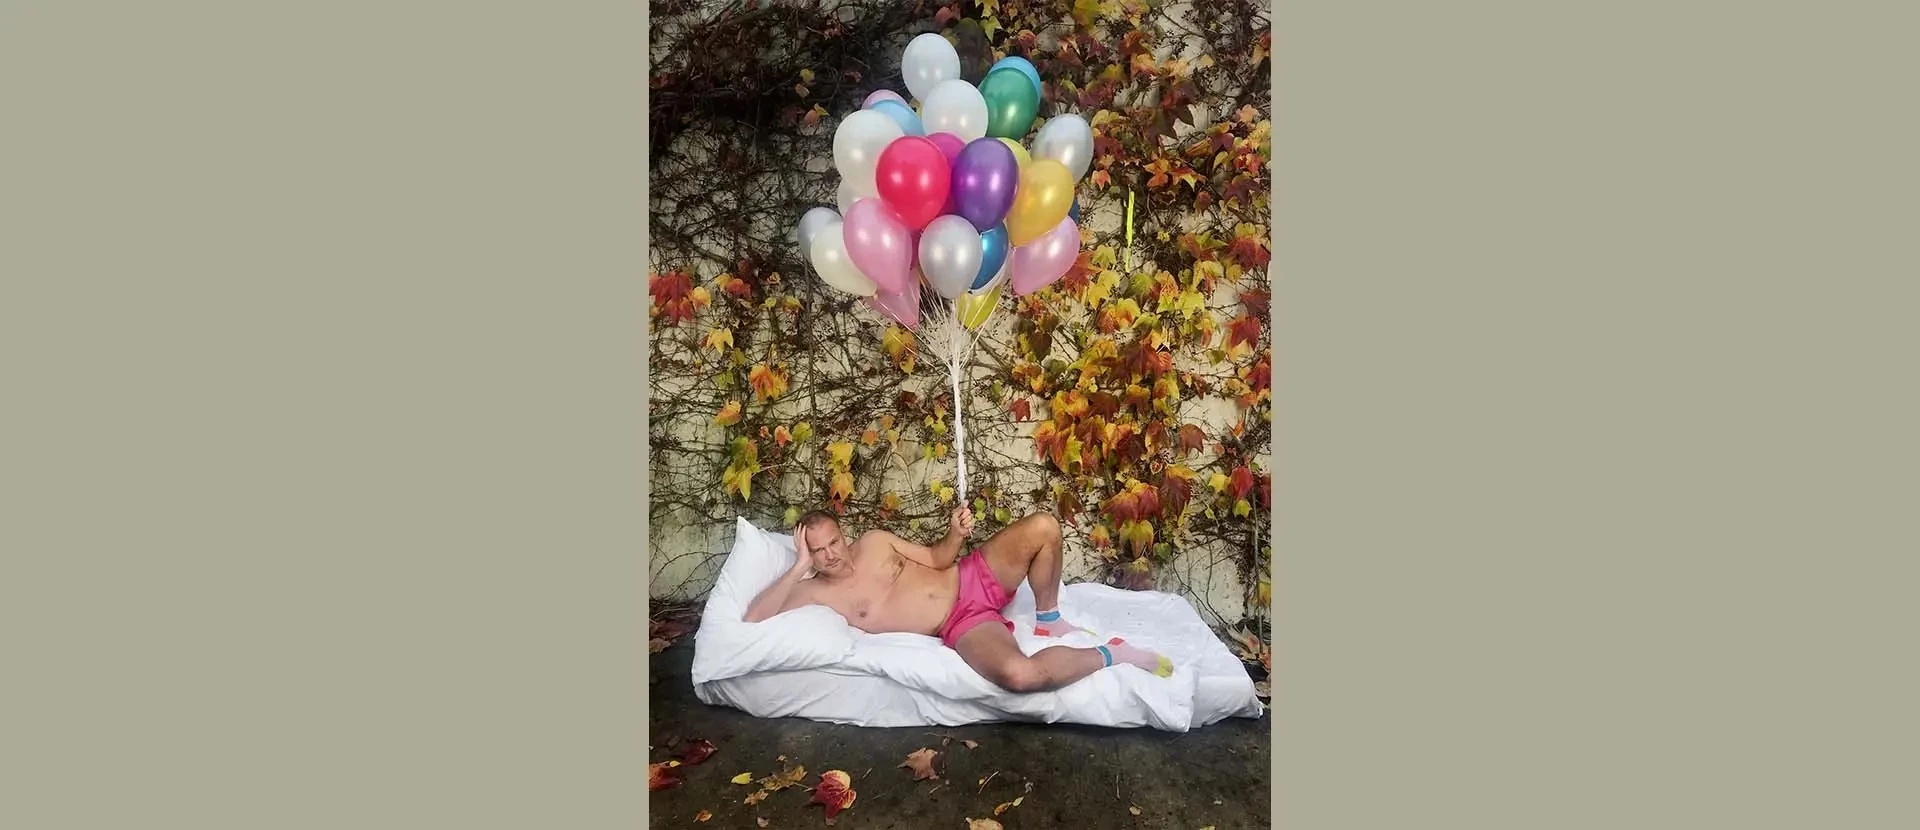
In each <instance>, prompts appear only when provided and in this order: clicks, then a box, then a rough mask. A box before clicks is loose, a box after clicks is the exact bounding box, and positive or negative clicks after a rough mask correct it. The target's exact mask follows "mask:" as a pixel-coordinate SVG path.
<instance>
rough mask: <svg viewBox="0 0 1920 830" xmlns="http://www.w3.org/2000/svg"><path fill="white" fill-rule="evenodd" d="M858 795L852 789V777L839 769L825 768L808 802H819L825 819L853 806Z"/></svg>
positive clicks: (829, 818) (831, 819) (830, 819)
mask: <svg viewBox="0 0 1920 830" xmlns="http://www.w3.org/2000/svg"><path fill="white" fill-rule="evenodd" d="M856 795H858V793H855V792H854V791H853V779H852V778H851V777H850V776H848V775H847V774H846V773H845V772H842V771H840V770H837V769H834V770H827V771H826V772H823V773H821V774H820V784H819V786H817V787H814V789H813V799H812V800H811V801H808V802H807V803H808V804H819V805H822V806H824V807H825V808H826V811H827V821H829V822H831V821H833V817H834V816H835V815H838V814H839V813H840V811H842V810H845V809H847V808H849V807H852V806H853V799H854V797H855V796H856Z"/></svg>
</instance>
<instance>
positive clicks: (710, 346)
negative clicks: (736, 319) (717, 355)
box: [700, 329, 733, 352]
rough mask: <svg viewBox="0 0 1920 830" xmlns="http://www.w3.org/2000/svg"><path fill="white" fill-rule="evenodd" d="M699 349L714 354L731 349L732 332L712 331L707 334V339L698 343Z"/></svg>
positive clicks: (724, 330) (726, 330) (730, 330)
mask: <svg viewBox="0 0 1920 830" xmlns="http://www.w3.org/2000/svg"><path fill="white" fill-rule="evenodd" d="M700 348H703V349H707V350H709V351H715V352H723V351H726V350H727V349H731V348H733V330H732V329H714V330H713V331H710V332H707V338H706V339H705V340H702V341H700Z"/></svg>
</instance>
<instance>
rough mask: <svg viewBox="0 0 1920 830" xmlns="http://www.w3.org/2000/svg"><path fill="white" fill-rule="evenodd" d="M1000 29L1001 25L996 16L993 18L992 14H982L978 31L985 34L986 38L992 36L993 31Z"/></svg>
mask: <svg viewBox="0 0 1920 830" xmlns="http://www.w3.org/2000/svg"><path fill="white" fill-rule="evenodd" d="M1000 30H1001V26H1000V20H999V19H998V18H995V17H994V16H993V15H992V14H987V15H983V16H982V18H981V20H980V32H981V33H982V34H985V35H986V36H987V37H988V38H992V37H993V35H994V33H995V32H998V31H1000Z"/></svg>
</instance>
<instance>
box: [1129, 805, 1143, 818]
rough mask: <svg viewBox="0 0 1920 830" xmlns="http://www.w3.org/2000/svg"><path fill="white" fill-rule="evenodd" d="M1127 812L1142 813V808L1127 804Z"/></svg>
mask: <svg viewBox="0 0 1920 830" xmlns="http://www.w3.org/2000/svg"><path fill="white" fill-rule="evenodd" d="M1127 812H1128V813H1131V814H1133V815H1136V816H1137V815H1140V808H1139V807H1136V806H1134V805H1132V804H1129V805H1127Z"/></svg>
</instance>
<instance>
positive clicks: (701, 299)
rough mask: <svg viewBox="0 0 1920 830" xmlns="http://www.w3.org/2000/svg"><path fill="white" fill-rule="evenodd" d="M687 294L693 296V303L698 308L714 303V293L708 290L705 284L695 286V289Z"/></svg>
mask: <svg viewBox="0 0 1920 830" xmlns="http://www.w3.org/2000/svg"><path fill="white" fill-rule="evenodd" d="M687 296H689V297H692V298H693V304H694V306H695V307H697V308H706V307H707V306H710V305H713V294H712V293H711V292H709V291H707V288H706V286H704V285H697V286H694V288H693V291H692V292H690V293H688V295H687Z"/></svg>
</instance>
